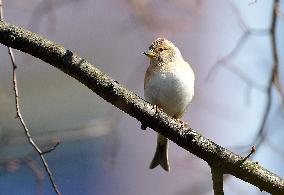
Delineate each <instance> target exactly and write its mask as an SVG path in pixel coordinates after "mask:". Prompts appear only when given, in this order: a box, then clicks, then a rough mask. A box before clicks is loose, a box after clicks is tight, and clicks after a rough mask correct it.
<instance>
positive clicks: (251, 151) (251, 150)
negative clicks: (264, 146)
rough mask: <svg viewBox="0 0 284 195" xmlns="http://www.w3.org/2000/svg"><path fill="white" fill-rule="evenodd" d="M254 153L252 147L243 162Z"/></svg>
mask: <svg viewBox="0 0 284 195" xmlns="http://www.w3.org/2000/svg"><path fill="white" fill-rule="evenodd" d="M255 151H256V147H255V146H252V147H251V149H250V153H249V154H248V155H247V156H246V157H245V158H244V160H243V161H246V160H247V159H248V158H249V157H250V156H251V155H252V154H253V153H255Z"/></svg>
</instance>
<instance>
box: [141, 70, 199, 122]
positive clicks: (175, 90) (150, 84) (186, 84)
mask: <svg viewBox="0 0 284 195" xmlns="http://www.w3.org/2000/svg"><path fill="white" fill-rule="evenodd" d="M144 93H145V98H146V100H147V101H149V102H151V103H152V104H155V105H158V106H160V107H162V109H163V110H164V111H165V112H166V113H167V114H169V115H171V116H176V117H181V115H182V114H183V112H184V111H185V109H186V107H187V106H188V105H189V103H190V102H191V100H192V97H193V95H194V74H193V71H192V70H191V68H190V66H189V65H187V67H186V68H184V67H183V68H174V69H171V70H159V71H154V72H152V73H151V76H150V77H148V81H147V82H145V91H144Z"/></svg>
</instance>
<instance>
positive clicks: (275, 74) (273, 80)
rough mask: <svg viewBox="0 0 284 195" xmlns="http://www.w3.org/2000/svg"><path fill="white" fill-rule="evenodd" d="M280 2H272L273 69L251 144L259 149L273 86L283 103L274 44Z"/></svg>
mask: <svg viewBox="0 0 284 195" xmlns="http://www.w3.org/2000/svg"><path fill="white" fill-rule="evenodd" d="M279 1H280V0H274V2H273V15H272V20H271V27H270V37H271V45H272V57H273V67H272V71H271V75H270V79H269V83H268V87H267V91H266V94H267V102H266V106H265V109H264V113H263V118H262V121H261V124H260V127H259V130H258V133H257V135H256V137H255V138H254V139H253V142H252V144H254V145H255V146H256V147H259V146H260V144H261V143H262V142H263V141H264V139H265V137H266V134H267V133H265V130H266V128H265V125H266V123H267V119H268V116H269V111H270V108H271V104H272V95H273V94H272V91H273V90H272V89H273V86H275V87H276V89H278V91H279V93H280V95H281V96H282V102H283V101H284V100H283V99H284V96H283V95H282V94H283V91H282V88H281V86H280V81H279V71H278V66H279V58H278V52H277V43H276V24H277V18H278V15H277V11H276V7H277V5H278V4H279Z"/></svg>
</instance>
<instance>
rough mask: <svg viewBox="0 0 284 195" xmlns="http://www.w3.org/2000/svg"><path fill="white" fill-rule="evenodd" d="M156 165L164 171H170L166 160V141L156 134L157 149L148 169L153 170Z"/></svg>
mask: <svg viewBox="0 0 284 195" xmlns="http://www.w3.org/2000/svg"><path fill="white" fill-rule="evenodd" d="M158 165H161V167H163V169H165V170H166V171H170V165H169V160H168V139H167V138H165V137H164V136H162V135H161V134H158V140H157V148H156V152H155V155H154V158H153V160H152V162H151V164H150V169H154V168H155V167H157V166H158Z"/></svg>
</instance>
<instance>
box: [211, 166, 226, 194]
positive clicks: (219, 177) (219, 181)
mask: <svg viewBox="0 0 284 195" xmlns="http://www.w3.org/2000/svg"><path fill="white" fill-rule="evenodd" d="M211 174H212V181H213V191H214V195H224V190H223V173H222V170H221V169H220V167H217V166H211Z"/></svg>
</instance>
